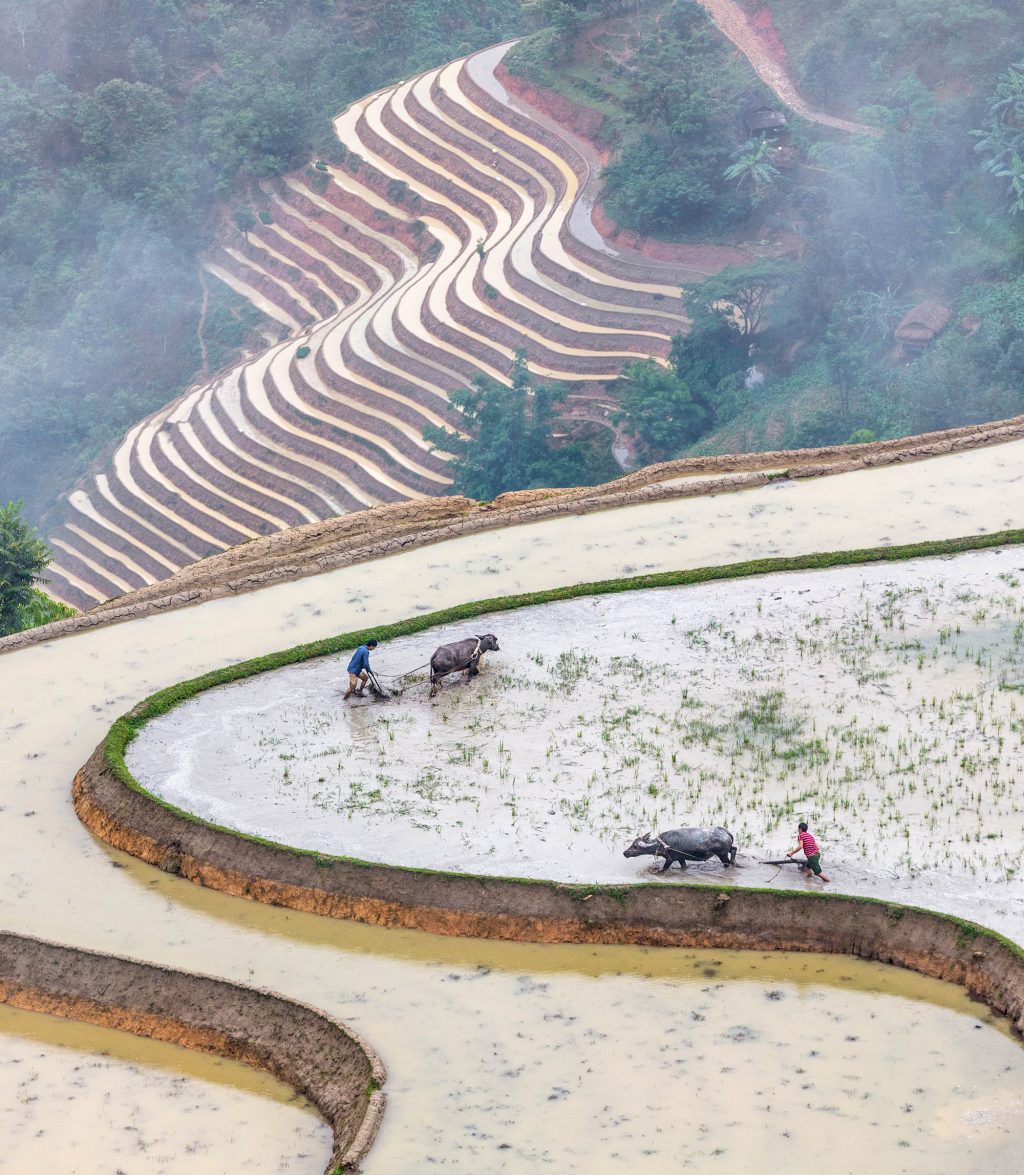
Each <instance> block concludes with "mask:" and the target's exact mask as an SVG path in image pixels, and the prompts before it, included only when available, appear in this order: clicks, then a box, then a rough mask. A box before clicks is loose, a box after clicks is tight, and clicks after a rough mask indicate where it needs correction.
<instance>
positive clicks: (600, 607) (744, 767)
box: [129, 552, 1024, 886]
mask: <svg viewBox="0 0 1024 1175" xmlns="http://www.w3.org/2000/svg"><path fill="white" fill-rule="evenodd" d="M1022 562H1024V558H1022V557H1021V556H1020V555H1019V554H1018V555H1016V556H1014V555H1013V554H1012V552H989V553H984V554H973V555H967V556H958V557H956V558H952V559H945V560H942V561H918V562H915V563H908V564H904V565H888V564H885V565H878V566H866V567H860V568H855V569H845V570H834V571H828V572H807V573H799V574H796V573H794V574H787V575H785V576H782V577H779V578H777V579H771V578H763V579H759V580H751V581H734V582H729V583H717V584H711V585H707V586H699V587H689V588H672V589H661V590H656V591H648V592H630V593H622V594H616V595H614V596H608V597H593V598H592V599H580V600H569V601H562V602H559V603H554V604H550V605H544V606H542V607H538V608H534V609H527V610H523V611H519V612H513V613H508V614H504V615H497V616H494V617H490V618H487V620H486V625H487V627H488V628H489V629H491V630H493V631H495V632H496V633H498V634H499V637H500V640H501V651H500V653H495V654H492V655H491V656H490V657H489V660H488V663H487V665H486V667H485V669H484V670H483V672H482V673H481V674H480V676H479V677H476V678H474V679H472V680H471V681H466V680H464V679H462V678H461V677H453V678H451V679H449V680H448V681H447V682H446V684H445V687H444V688H443V689H442V690H441V692H440V693H439V694H438V696H437V697H436V698H435V699H434V700H433V701H431V700H429V699H428V698H427V696H426V694H427V690H426V687H425V686H424V687H422V688H413V689H410V690H407V691H406V693H405V694H404V695H403V696H402V697H401V698H400V699H395V700H392V701H389V702H387V703H371V702H368V701H363V702H361V703H359V704H356V705H352V704H351V703H349V704H346V705H344V706H343V705H342V704H341V702H340V699H339V696H338V692H337V690H336V688H335V687H336V682H337V678H338V666H337V663H336V662H335V663H327V662H320V663H318V662H312V663H309V664H306V665H302V666H297V667H293V668H291V669H288V670H280V671H277V672H275V673H273V674H269V675H265V676H264V677H258V678H254V679H251V680H249V681H246V682H242V683H239V684H238V685H234V686H230V687H225V688H223V689H220V690H217V691H214V692H213V693H211V694H209V695H203V696H201V697H200V698H197V699H196V700H195V702H194V703H189V704H187V705H185V706H183V707H182V708H180V709H179V710H174V711H171V712H170V713H169V714H167V715H165V716H163V717H161V718H160V719H159V720H157V721H155V722H153V723H152V724H150V726H148V727H146V728H145V729H144V730H143V732H142V735H141V736H140V738H139V739H138V740H137V741H136V743H134V744H132V747H131V748H130V752H129V753H130V759H131V762H132V765H133V770H136V771H137V774H138V775H139V778H140V779H142V780H143V782H144V783H145V785H146V786H147V787H153V789H154V790H156V791H159V792H160V793H161V794H163V795H165V796H166V797H167V798H168V799H169V800H171V801H172V802H174V803H178V804H181V806H184V807H190V808H191V809H192V810H194V811H197V812H198V813H199V814H200V815H203V814H205V813H209V814H210V815H211V816H212V817H215V818H216V819H217V821H218V823H225V822H226V819H225V812H228V813H230V820H231V821H232V822H234V823H235V824H236V826H238V827H243V828H244V829H245V830H246V831H252V832H257V833H259V834H260V835H267V836H270V837H272V838H273V839H278V840H282V841H285V842H286V843H293V844H301V845H303V846H306V847H313V848H316V849H318V850H320V851H324V852H338V853H349V854H352V855H355V856H359V855H367V856H370V857H379V856H381V855H382V854H383V853H384V850H383V849H382V848H381V847H380V846H381V845H386V846H387V853H388V854H389V859H395V860H402V861H403V862H405V863H408V864H421V865H426V866H433V867H438V868H447V867H450V868H463V869H467V870H473V869H477V870H479V871H482V872H503V871H504V872H509V873H515V874H520V875H533V876H549V877H569V878H580V879H587V880H600V879H602V878H605V879H611V878H620V879H621V878H626V879H628V878H635V877H638V876H639V877H642V876H644V875H643V874H642V872H639V873H638V871H637V867H636V865H635V863H631V862H627V861H624V860H623V859H622V856H621V850H622V848H623V847H625V845H626V844H628V843H629V841H630V840H631V839H632V837H633V836H635V835H636V834H637V833H639V832H647V831H651V830H654V831H658V830H662V829H666V828H671V827H675V826H679V825H702V824H722V825H725V826H726V827H727V828H729V829H730V830H731V831H732V832H733V833H734V835H735V836H736V838H737V840H738V842H739V844H740V846H741V850H742V851H743V852H744V853H745V854H747V855H748V857H758V856H770V855H773V854H774V855H777V853H778V851H780V850H782V849H783V848H786V847H789V845H790V844H791V843H792V840H791V836H792V833H793V830H794V826H795V823H796V821H797V820H799V819H802V818H807V819H808V820H809V821H811V822H812V826H813V829H814V832H815V835H816V836H818V838H819V840H820V841H821V842H822V843H823V844H824V845H825V846H826V854H827V858H828V860H829V862H830V864H831V865H832V871H833V872H835V873H837V874H838V875H839V877H840V881H839V882H837V884H840V885H841V884H842V881H841V878H842V876H843V872H844V869H845V870H846V871H847V875H850V874H853V873H856V875H857V876H867V875H871V876H878V877H886V878H890V879H891V878H897V879H899V880H901V881H906V882H913V881H914V879H915V878H916V877H918V876H921V875H931V874H934V873H936V872H942V873H944V874H952V875H954V876H959V877H963V878H966V879H969V880H970V881H971V882H972V883H978V884H980V883H987V884H992V885H1001V886H1019V885H1020V880H1019V868H1018V866H1019V861H1020V857H1021V851H1022V848H1024V819H1022V817H1024V791H1022V779H1024V586H1022V582H1024V575H1021V574H1019V570H1020V569H1019V566H1018V565H1019V564H1020V563H1022ZM483 623H484V622H483V621H481V624H483ZM482 630H483V629H481V631H482ZM439 635H440V634H434V633H429V634H425V635H421V636H419V637H410V638H402V640H401V641H396V642H394V643H393V644H392V645H391V646H389V647H388V649H387V653H388V655H389V656H391V657H392V658H393V664H394V665H396V666H402V665H404V664H416V663H417V662H418V661H422V660H423V657H424V649H428V650H429V648H430V647H432V645H433V644H436V643H437V639H436V638H437V637H439ZM332 691H333V692H332ZM218 699H221V701H219V702H218ZM218 705H220V707H221V711H218V709H217V706H218ZM226 732H229V733H230V739H226V738H225V733H226ZM147 743H148V744H149V747H150V750H147ZM226 743H229V744H230V746H227V745H226ZM231 748H235V749H234V750H232V749H231ZM151 752H152V754H151ZM284 771H287V783H286V782H285V781H284V780H283V778H282V774H283V772H284ZM204 805H206V807H205V808H204ZM382 832H386V835H385V836H382V835H381V833H382ZM751 876H752V877H753V876H754V874H753V873H751Z"/></svg>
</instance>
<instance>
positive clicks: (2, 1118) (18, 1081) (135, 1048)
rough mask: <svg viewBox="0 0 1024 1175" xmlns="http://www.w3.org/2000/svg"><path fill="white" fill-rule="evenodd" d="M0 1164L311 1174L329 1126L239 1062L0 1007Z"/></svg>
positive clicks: (131, 1171)
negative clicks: (1, 1144)
mask: <svg viewBox="0 0 1024 1175" xmlns="http://www.w3.org/2000/svg"><path fill="white" fill-rule="evenodd" d="M0 1136H2V1137H3V1147H2V1150H0V1170H3V1171H12V1172H36V1171H64V1172H72V1171H81V1172H93V1171H99V1170H108V1171H114V1170H117V1171H119V1172H124V1175H136V1173H138V1175H155V1173H156V1172H168V1173H170V1175H173V1173H174V1172H186V1171H187V1172H189V1173H190V1175H192V1173H196V1175H222V1173H223V1172H224V1171H228V1170H231V1171H266V1172H270V1171H289V1172H308V1171H317V1170H318V1169H322V1168H323V1167H324V1165H325V1164H326V1163H327V1161H328V1160H329V1159H330V1156H331V1132H330V1130H329V1129H328V1128H327V1126H326V1124H325V1123H324V1122H323V1121H322V1120H321V1118H320V1117H319V1115H318V1113H317V1111H316V1110H315V1109H314V1108H313V1107H312V1106H310V1105H309V1104H308V1103H306V1102H305V1101H304V1100H303V1099H301V1098H298V1097H297V1096H296V1095H295V1093H294V1091H293V1090H291V1089H290V1088H289V1087H288V1086H286V1085H282V1084H281V1083H280V1082H278V1081H275V1080H274V1079H273V1078H272V1077H270V1076H269V1075H267V1074H265V1073H260V1072H258V1071H256V1070H253V1069H250V1068H248V1067H247V1066H245V1065H239V1064H237V1063H235V1062H231V1061H225V1060H222V1059H220V1058H216V1057H207V1056H204V1055H203V1054H201V1053H197V1052H195V1051H193V1050H191V1049H183V1048H177V1047H176V1046H174V1045H170V1044H164V1043H163V1042H160V1041H152V1040H143V1039H141V1038H139V1037H136V1036H130V1035H129V1034H128V1033H124V1032H115V1031H113V1030H110V1029H105V1028H97V1027H94V1026H93V1025H87V1024H78V1023H75V1022H74V1021H69V1020H61V1019H58V1018H56V1017H54V1016H45V1015H42V1014H41V1013H38V1012H23V1011H19V1010H16V1009H14V1008H8V1007H0Z"/></svg>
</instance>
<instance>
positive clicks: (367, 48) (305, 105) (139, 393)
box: [0, 0, 521, 522]
mask: <svg viewBox="0 0 1024 1175" xmlns="http://www.w3.org/2000/svg"><path fill="white" fill-rule="evenodd" d="M520 21H521V17H520V13H519V6H518V4H517V3H515V2H514V0H488V2H482V0H471V2H470V3H466V4H460V5H458V6H451V5H448V4H442V3H439V2H438V0H409V2H407V3H406V2H403V3H399V2H398V0H365V2H362V3H351V2H344V3H334V2H333V0H328V2H324V0H295V2H293V0H288V2H283V0H260V2H258V3H243V2H235V0H214V2H211V3H207V4H189V3H182V2H178V0H158V2H151V0H96V2H92V0H90V2H76V0H30V2H27V3H26V2H23V0H5V2H4V3H2V4H0V262H2V264H0V501H2V500H7V499H9V498H18V497H23V498H24V499H25V500H26V506H27V511H28V513H29V515H30V516H31V517H32V518H33V520H35V521H37V522H38V521H39V520H40V519H41V518H42V516H43V515H44V514H45V513H46V512H47V511H48V510H49V509H50V508H51V507H52V506H53V503H54V501H55V499H56V496H57V494H58V493H60V492H61V491H64V490H67V489H68V488H69V486H70V484H71V483H72V482H73V480H74V478H75V477H76V476H78V475H79V474H80V473H81V472H82V471H83V470H84V468H85V466H86V465H87V463H88V462H89V461H90V460H91V459H92V458H93V457H95V456H96V454H97V453H98V452H99V451H100V450H101V449H102V448H104V447H105V446H107V445H109V444H110V443H111V442H113V441H114V440H115V439H116V438H117V437H118V435H119V434H120V433H121V432H123V430H124V429H125V428H127V427H129V426H130V425H131V424H133V423H134V422H135V421H136V420H137V419H139V418H140V417H141V416H143V415H144V414H145V413H146V412H148V411H151V410H152V409H154V408H156V407H158V406H159V405H160V404H163V403H165V402H166V401H168V400H170V399H172V398H173V397H174V396H175V395H176V394H177V393H178V392H179V391H180V390H181V389H182V388H183V387H184V386H186V385H187V384H188V383H189V382H191V381H192V379H194V378H196V377H198V376H199V375H201V374H202V373H204V372H208V371H214V370H216V369H218V368H219V367H221V366H223V364H224V363H225V362H227V361H228V360H229V359H230V358H231V357H232V356H233V355H235V354H237V353H238V351H239V349H240V348H242V347H244V346H245V345H246V344H247V343H248V344H250V345H264V344H263V343H262V340H261V338H260V328H261V327H262V325H263V324H262V323H261V321H260V317H259V315H258V314H256V313H254V312H253V310H252V308H251V307H250V306H248V305H247V304H246V303H245V302H244V300H242V299H239V298H237V297H236V296H235V295H233V294H231V293H230V291H228V290H226V289H223V288H219V286H218V283H216V282H212V283H209V285H208V286H207V288H206V289H205V290H204V286H203V284H202V282H201V279H200V274H199V268H198V258H199V255H200V254H201V252H202V251H203V250H204V249H205V248H207V247H208V246H209V245H210V243H211V242H212V240H213V239H214V237H215V235H216V233H217V232H218V229H219V228H220V226H221V224H222V222H223V221H224V220H225V219H227V221H228V224H229V225H230V214H229V210H230V209H232V208H237V207H238V206H239V205H242V206H244V204H245V203H246V193H247V192H248V191H249V190H250V188H251V186H252V185H253V184H254V183H255V182H256V181H258V180H259V179H261V178H265V177H268V176H273V175H278V174H280V173H282V172H284V171H286V170H288V169H290V168H292V167H295V166H296V165H297V164H299V163H301V162H304V161H305V160H307V159H308V158H309V156H310V154H312V153H314V152H317V151H320V152H322V153H324V154H328V153H329V152H330V150H331V146H332V143H333V136H332V133H331V125H330V120H331V117H332V116H333V115H334V114H335V113H336V112H337V110H338V109H340V108H341V107H342V106H344V105H345V104H346V103H347V102H349V101H351V100H352V99H353V98H355V97H358V96H359V95H361V94H363V93H366V92H367V91H369V90H372V89H374V88H375V87H377V86H379V85H382V84H384V83H386V82H388V81H392V80H394V79H395V78H396V77H400V76H403V75H404V74H406V73H408V72H410V71H412V70H416V69H422V68H425V67H427V66H428V65H437V64H440V63H441V62H443V61H445V60H448V59H449V58H450V57H453V56H455V55H456V54H457V53H459V52H465V51H468V50H469V49H471V48H474V47H478V46H482V45H485V44H490V43H492V42H494V41H498V40H501V39H503V38H505V37H507V36H509V35H511V34H513V33H515V32H516V31H517V30H518V29H519V28H520ZM200 328H201V329H200Z"/></svg>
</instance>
